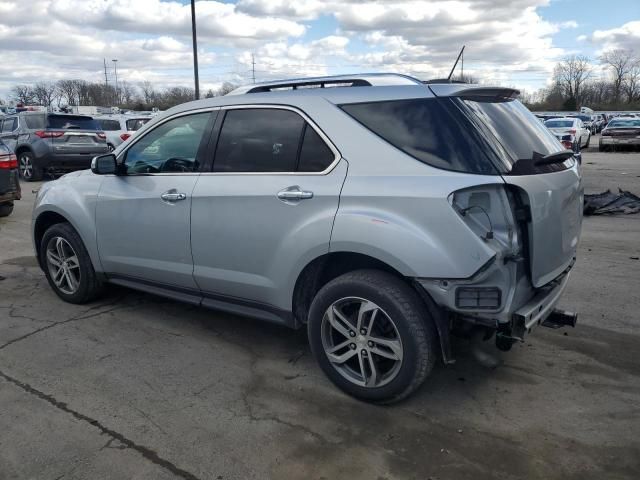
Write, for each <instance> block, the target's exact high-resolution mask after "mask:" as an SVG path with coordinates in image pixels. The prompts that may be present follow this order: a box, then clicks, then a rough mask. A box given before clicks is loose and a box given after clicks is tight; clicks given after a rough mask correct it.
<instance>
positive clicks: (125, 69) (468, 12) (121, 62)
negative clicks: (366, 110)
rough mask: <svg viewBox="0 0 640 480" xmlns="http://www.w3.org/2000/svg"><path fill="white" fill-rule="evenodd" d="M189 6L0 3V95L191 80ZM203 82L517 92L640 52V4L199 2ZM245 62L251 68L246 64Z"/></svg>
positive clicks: (594, 0) (152, 0)
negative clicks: (14, 90) (564, 64)
mask: <svg viewBox="0 0 640 480" xmlns="http://www.w3.org/2000/svg"><path fill="white" fill-rule="evenodd" d="M190 12H191V10H190V5H189V1H188V0H184V1H176V0H173V1H170V0H0V97H6V96H7V94H8V91H9V89H10V87H11V85H14V84H16V83H32V82H35V81H39V80H57V79H59V78H82V79H85V80H90V81H104V68H103V59H106V61H107V66H108V76H109V81H110V82H113V80H114V78H113V67H112V66H113V63H112V61H111V60H112V59H117V60H118V63H117V65H118V77H119V79H125V80H127V81H129V82H132V83H137V82H142V81H145V80H148V81H151V82H153V83H155V84H157V85H158V86H159V87H165V86H174V85H187V86H191V85H192V70H191V68H192V63H191V62H192V57H191V36H190V35H191V29H190V27H191V23H190V19H191V17H190V15H191V13H190ZM196 12H197V18H198V40H199V60H200V78H201V88H202V89H203V90H206V89H208V88H216V87H217V86H219V85H220V84H221V83H222V82H223V81H231V82H234V83H250V82H251V81H252V75H253V71H252V70H253V68H255V77H256V80H257V81H261V80H269V79H274V78H283V77H292V76H296V77H298V76H307V75H325V74H337V73H353V72H371V71H397V72H402V73H408V74H413V75H416V76H418V77H420V78H423V79H427V78H436V77H442V76H446V74H447V73H448V70H449V68H450V67H451V65H452V62H453V61H454V59H455V56H456V55H457V52H458V50H459V49H460V47H461V46H462V45H463V44H465V45H466V51H465V63H464V65H465V72H470V73H473V74H474V75H475V76H477V77H479V78H481V79H482V80H483V81H485V82H492V83H500V84H503V85H513V86H517V87H519V88H526V89H527V90H529V91H531V90H535V89H537V88H540V87H543V86H545V84H546V82H547V81H548V79H549V75H550V72H551V70H552V68H553V65H554V64H555V62H556V61H557V60H558V59H559V58H561V57H563V56H565V55H568V54H572V53H579V54H584V55H587V56H589V57H591V58H594V59H595V58H597V56H598V55H599V54H600V53H601V52H602V51H603V50H606V49H611V48H620V47H624V48H633V49H635V50H636V51H637V52H638V53H640V0H608V1H607V0H445V1H440V0H436V1H432V0H404V1H396V0H370V1H365V0H362V1H360V0H234V1H231V0H218V1H214V0H200V1H197V2H196ZM252 57H253V59H254V60H255V67H253V66H252Z"/></svg>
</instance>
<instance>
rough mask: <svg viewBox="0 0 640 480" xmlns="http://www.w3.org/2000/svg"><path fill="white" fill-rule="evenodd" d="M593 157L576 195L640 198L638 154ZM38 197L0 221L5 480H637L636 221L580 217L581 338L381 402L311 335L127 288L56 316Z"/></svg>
mask: <svg viewBox="0 0 640 480" xmlns="http://www.w3.org/2000/svg"><path fill="white" fill-rule="evenodd" d="M593 144H594V145H597V141H594V143H593ZM593 150H594V149H593V148H592V149H589V150H587V151H585V152H584V153H583V166H584V181H585V188H586V191H587V193H595V192H600V191H602V190H605V189H607V188H610V189H617V188H618V187H621V188H623V189H627V190H631V191H633V192H635V193H637V194H638V193H640V182H639V181H638V178H639V177H640V154H637V153H616V154H605V153H597V152H593ZM34 188H37V184H35V185H34V184H25V185H24V190H25V198H24V199H23V200H22V201H21V202H20V203H18V204H17V207H16V210H15V212H14V214H13V215H12V216H10V217H8V218H4V219H0V245H1V248H0V479H2V480H4V479H14V478H15V479H51V480H53V479H62V478H64V479H92V480H97V479H129V478H135V479H171V478H178V479H179V478H182V479H201V480H205V479H254V478H255V479H265V478H287V479H298V478H299V479H341V478H349V479H413V478H415V479H428V478H431V479H474V480H478V479H484V478H487V479H489V478H491V479H496V478H499V479H516V478H527V479H544V480H548V479H555V478H557V479H581V480H583V479H598V480H600V479H605V478H606V479H637V478H640V435H639V434H638V432H640V320H639V319H638V312H639V311H640V295H638V291H640V274H639V267H640V261H639V260H638V256H639V254H640V252H639V250H640V247H639V244H638V239H639V238H640V215H629V216H613V217H591V218H585V221H584V228H583V237H582V243H581V246H580V253H579V259H578V262H577V264H576V266H575V270H574V272H573V273H572V278H571V280H570V285H569V288H568V291H567V293H566V294H565V296H564V298H563V301H562V305H561V306H562V307H564V308H566V309H568V310H574V311H577V312H579V314H580V318H579V322H578V326H577V327H576V328H575V329H568V330H564V331H563V330H548V329H538V330H536V331H534V333H533V334H532V335H531V336H529V337H528V338H527V339H526V342H525V343H523V344H519V345H517V346H515V347H514V348H513V350H512V351H511V352H508V353H502V352H499V351H497V350H495V348H494V347H493V345H492V344H491V343H490V342H488V343H487V344H481V343H480V342H477V343H476V342H472V341H462V340H458V341H456V342H455V345H454V347H455V352H456V355H457V359H458V361H457V363H456V364H455V365H452V366H448V367H444V366H438V367H436V369H435V371H434V373H433V375H432V377H430V379H428V381H427V382H426V383H425V385H424V386H423V388H422V389H420V390H419V391H418V392H417V394H415V395H413V396H412V397H411V398H410V399H408V400H407V401H405V402H403V403H401V404H399V405H395V406H392V407H376V406H371V405H368V404H365V403H361V402H358V401H356V400H353V399H351V398H349V397H347V396H345V395H343V394H342V393H340V392H339V391H337V390H336V389H335V388H334V387H333V386H332V385H331V384H330V383H329V382H328V380H326V379H325V377H324V376H323V375H322V373H321V372H320V370H319V369H318V367H317V366H316V364H315V362H314V361H313V359H312V358H311V356H310V352H309V348H308V345H307V342H306V338H305V332H304V331H298V332H294V331H290V330H287V329H284V328H279V327H275V326H271V325H266V324H262V323H259V322H256V321H252V320H250V319H246V318H241V317H235V316H231V315H227V314H220V313H216V312H212V311H208V310H203V309H198V308H194V307H191V306H187V305H182V304H178V303H175V302H172V301H168V300H165V299H162V298H158V297H153V296H151V295H145V294H140V293H136V292H133V291H128V290H125V289H119V288H113V289H111V290H110V292H109V294H108V295H107V296H106V297H104V298H102V299H101V300H100V301H99V302H96V303H93V304H90V305H84V306H74V305H69V304H65V303H63V302H61V301H60V300H59V299H58V298H57V297H56V296H55V295H54V294H53V292H52V291H51V290H50V289H49V287H48V285H47V283H46V280H45V278H44V275H43V273H42V272H41V271H40V270H39V269H38V268H37V266H36V262H35V260H34V258H33V256H32V250H31V241H30V237H29V223H30V215H31V207H32V202H33V194H31V190H32V189H34ZM478 352H483V353H484V355H482V356H483V357H485V359H486V357H487V356H488V355H490V359H491V361H490V362H485V363H484V365H487V364H492V366H491V367H489V366H483V364H481V363H479V362H478V361H477V360H476V358H477V357H478V356H480V355H479V354H478ZM496 365H497V366H496Z"/></svg>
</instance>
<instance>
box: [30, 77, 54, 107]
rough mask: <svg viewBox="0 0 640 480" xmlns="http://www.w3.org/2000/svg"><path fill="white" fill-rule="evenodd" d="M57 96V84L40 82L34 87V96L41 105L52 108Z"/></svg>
mask: <svg viewBox="0 0 640 480" xmlns="http://www.w3.org/2000/svg"><path fill="white" fill-rule="evenodd" d="M56 95H57V90H56V85H55V83H52V82H38V83H36V84H35V85H34V86H33V96H34V98H35V101H36V102H37V103H38V104H39V105H44V106H45V107H50V106H51V104H52V103H53V99H54V98H56Z"/></svg>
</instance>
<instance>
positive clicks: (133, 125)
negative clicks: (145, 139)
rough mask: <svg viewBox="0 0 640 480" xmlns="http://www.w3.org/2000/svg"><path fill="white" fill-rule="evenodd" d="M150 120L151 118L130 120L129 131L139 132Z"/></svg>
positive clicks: (128, 121) (128, 122)
mask: <svg viewBox="0 0 640 480" xmlns="http://www.w3.org/2000/svg"><path fill="white" fill-rule="evenodd" d="M149 120H151V119H150V118H130V119H129V120H127V130H128V131H134V132H135V131H137V130H140V128H141V127H142V126H143V125H144V124H145V123H147V122H148V121H149Z"/></svg>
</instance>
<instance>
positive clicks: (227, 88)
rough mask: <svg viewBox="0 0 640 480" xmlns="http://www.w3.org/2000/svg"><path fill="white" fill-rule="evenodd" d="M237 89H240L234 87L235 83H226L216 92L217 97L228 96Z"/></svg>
mask: <svg viewBox="0 0 640 480" xmlns="http://www.w3.org/2000/svg"><path fill="white" fill-rule="evenodd" d="M236 88H238V86H237V85H234V84H233V83H230V82H224V83H223V84H222V86H221V87H220V88H219V89H218V91H217V92H216V96H220V97H221V96H223V95H226V94H227V93H229V92H231V91H233V90H235V89H236Z"/></svg>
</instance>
